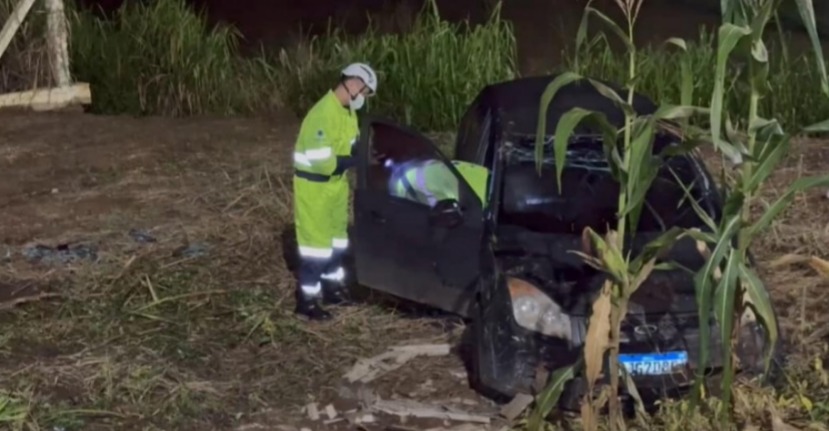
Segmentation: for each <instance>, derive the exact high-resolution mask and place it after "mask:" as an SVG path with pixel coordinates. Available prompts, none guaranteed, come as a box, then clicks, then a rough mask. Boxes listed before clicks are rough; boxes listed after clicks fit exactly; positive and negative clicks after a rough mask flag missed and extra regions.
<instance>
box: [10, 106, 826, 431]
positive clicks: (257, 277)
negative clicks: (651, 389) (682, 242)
mask: <svg viewBox="0 0 829 431" xmlns="http://www.w3.org/2000/svg"><path fill="white" fill-rule="evenodd" d="M296 129H297V122H296V119H294V118H292V117H288V116H275V117H271V118H261V119H228V118H197V119H169V118H131V117H102V116H92V115H87V114H81V113H69V112H64V113H39V114H33V113H26V112H5V113H2V114H0V208H2V210H1V211H0V322H2V325H3V328H4V330H3V331H2V333H0V388H3V391H8V393H9V394H10V395H11V396H12V398H13V399H15V400H18V401H19V403H18V405H26V406H29V407H28V408H31V411H30V417H31V420H32V421H36V422H37V424H38V425H39V426H41V427H47V426H48V427H52V426H58V427H63V428H64V429H66V430H74V429H92V430H97V429H124V430H127V429H179V430H189V429H193V430H195V429H198V430H209V429H216V430H220V429H221V430H231V429H235V430H243V429H244V430H256V429H278V428H276V426H277V425H295V426H302V425H304V426H308V427H309V428H310V429H314V430H316V429H332V430H336V429H343V430H344V429H354V428H353V427H349V426H348V425H347V424H346V423H344V422H340V423H336V424H331V425H328V426H323V425H321V424H320V423H309V422H308V421H307V414H306V413H305V412H303V411H302V407H303V406H304V405H306V404H307V403H309V402H312V401H313V402H317V403H318V405H319V407H320V409H321V410H322V409H323V408H324V406H325V405H327V404H328V403H333V404H334V405H335V407H337V409H338V411H340V412H343V411H345V410H348V409H350V408H354V407H356V406H357V404H358V398H359V397H358V396H357V394H356V392H355V391H356V389H355V388H354V387H346V385H344V384H343V381H342V375H343V374H344V373H345V372H346V371H347V370H348V369H349V368H350V367H351V366H352V365H353V364H354V362H355V361H356V360H357V359H359V358H364V357H368V356H372V355H375V354H378V353H381V352H383V351H385V350H386V349H387V348H389V347H391V346H394V345H398V344H416V343H442V342H447V343H450V344H452V345H453V346H457V344H458V340H459V336H460V333H461V331H462V329H463V328H462V326H461V325H460V324H459V323H457V322H456V321H454V320H451V319H447V318H442V317H423V316H420V315H412V314H409V313H405V312H403V311H400V310H394V309H391V308H388V307H383V306H378V305H372V304H363V305H358V306H351V307H345V308H341V309H338V310H337V311H336V317H335V319H334V320H333V321H332V322H329V323H324V324H315V323H303V322H301V321H298V320H296V319H295V318H294V316H293V314H292V309H293V296H292V292H293V290H292V289H293V286H294V284H293V283H294V280H293V277H292V275H291V274H290V272H289V271H288V270H287V269H286V266H285V263H284V261H283V250H282V249H281V240H280V238H281V234H282V231H283V230H284V228H285V227H286V226H287V225H288V223H290V222H291V220H292V215H291V199H290V176H291V159H292V158H291V152H292V144H293V139H294V136H295V133H296ZM709 158H710V159H711V161H712V165H711V166H712V169H716V166H717V163H716V162H717V160H716V159H715V158H713V157H709ZM827 166H829V146H827V145H826V143H825V142H818V141H808V140H798V141H796V142H795V143H794V144H793V150H792V151H791V154H790V156H789V158H788V160H787V162H786V165H785V167H784V168H783V169H781V170H780V171H779V172H778V173H777V174H775V176H774V177H773V178H772V179H771V181H770V183H769V187H768V193H767V195H764V199H765V200H767V201H771V200H772V199H773V198H774V197H775V195H777V194H779V193H780V192H781V191H782V190H783V188H784V187H785V186H786V185H787V184H789V183H790V182H791V181H793V180H794V179H796V178H798V177H800V176H803V175H814V174H820V173H824V172H825V170H826V167H827ZM823 192H824V190H815V191H811V192H809V193H806V194H803V195H800V196H798V197H797V198H796V199H795V202H794V204H793V206H792V208H791V209H790V210H789V211H787V212H786V213H785V214H784V216H783V217H782V218H781V219H780V220H779V221H778V222H776V223H775V224H774V225H773V226H772V229H771V230H770V231H769V232H767V234H766V235H765V236H764V237H763V238H762V241H761V243H760V244H758V245H757V247H756V254H757V258H758V260H759V263H760V264H761V265H763V267H764V271H763V275H764V277H765V279H766V280H767V282H768V283H769V285H770V289H771V291H772V294H773V297H774V301H775V303H776V305H777V307H779V313H780V315H781V317H782V318H783V319H784V320H783V326H784V330H785V331H786V334H787V335H788V336H789V337H791V338H792V339H793V340H795V345H796V346H797V349H796V350H798V351H797V352H793V354H804V355H805V354H806V350H807V348H806V346H805V345H804V343H802V340H811V341H812V344H813V345H817V344H818V343H821V342H825V341H826V339H825V338H826V336H825V335H823V334H824V333H826V325H827V322H829V321H828V320H827V318H826V317H825V314H826V308H827V304H829V291H827V289H826V287H827V282H826V281H824V280H822V279H820V278H819V277H818V276H817V275H816V274H815V273H814V271H812V270H811V269H810V268H809V267H808V266H805V265H801V266H798V265H794V266H787V267H780V268H776V269H774V270H771V268H770V266H769V263H770V262H772V261H773V260H774V259H776V258H778V257H780V256H782V255H784V254H786V253H800V254H804V255H817V256H822V257H826V256H827V252H829V242H827V239H829V225H827V219H826V216H825V214H826V213H827V209H829V200H827V199H826V198H825V197H824V196H823ZM131 230H140V231H141V232H142V233H143V234H145V235H149V236H151V237H152V238H153V239H154V241H149V242H148V241H142V240H141V238H145V237H140V236H136V235H130V231H131ZM136 238H138V239H136ZM35 244H40V245H44V246H49V247H55V246H58V245H61V244H67V245H69V246H70V247H72V246H75V245H87V246H90V247H93V248H94V250H95V251H96V255H97V258H96V259H95V260H84V259H80V260H77V261H75V262H70V263H68V264H56V263H49V262H46V261H43V262H40V263H33V262H31V261H30V260H29V259H28V258H27V257H26V256H25V255H24V254H22V252H23V251H24V250H26V247H28V246H31V245H35ZM199 251H201V254H200V253H199ZM810 336H811V337H812V338H809V337H810ZM463 374H464V367H463V365H462V363H461V361H460V359H458V355H456V354H454V353H453V354H452V355H450V356H447V357H439V358H418V359H415V360H413V361H411V362H410V363H408V364H406V365H404V366H403V367H402V368H400V369H399V370H398V371H396V372H394V373H390V374H388V375H385V376H383V377H382V378H379V379H378V380H376V381H374V382H371V383H370V384H369V386H370V389H371V390H372V391H374V392H375V393H376V394H377V395H379V396H381V397H382V398H384V399H391V398H395V397H400V398H412V399H419V400H422V401H428V402H433V403H438V404H457V405H463V406H466V407H465V408H467V409H468V410H471V411H485V412H491V411H493V409H495V406H494V405H493V404H492V403H491V402H489V401H488V400H485V399H483V398H481V397H479V396H477V395H476V394H475V393H474V392H472V391H471V390H470V389H469V388H468V385H467V381H466V380H465V378H464V376H463ZM2 396H3V392H2V391H0V397H2ZM0 401H2V399H0ZM399 423H400V420H399V419H398V418H396V417H380V418H379V421H378V422H377V423H374V424H367V425H365V429H378V430H379V429H386V428H385V427H386V426H388V425H391V424H399ZM439 425H443V424H441V423H440V422H439V421H437V422H435V421H418V420H413V419H411V420H409V421H408V422H407V423H406V426H409V427H412V428H413V429H426V428H428V427H430V426H439Z"/></svg>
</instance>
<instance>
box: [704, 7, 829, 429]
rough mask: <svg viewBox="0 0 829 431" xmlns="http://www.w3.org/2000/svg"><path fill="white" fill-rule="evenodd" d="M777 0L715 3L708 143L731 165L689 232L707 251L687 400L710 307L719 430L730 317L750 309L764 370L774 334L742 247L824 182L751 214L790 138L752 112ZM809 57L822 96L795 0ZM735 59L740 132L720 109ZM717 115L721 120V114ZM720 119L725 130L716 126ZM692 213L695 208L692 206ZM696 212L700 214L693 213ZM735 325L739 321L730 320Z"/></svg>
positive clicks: (803, 185)
mask: <svg viewBox="0 0 829 431" xmlns="http://www.w3.org/2000/svg"><path fill="white" fill-rule="evenodd" d="M781 1H782V0H734V1H728V2H726V1H723V3H722V5H723V7H722V17H723V24H722V25H721V27H720V29H719V39H718V47H717V58H716V68H715V83H714V91H713V94H712V96H711V109H710V115H711V118H710V130H709V132H710V136H709V137H710V141H711V142H712V143H713V145H714V147H715V148H716V149H717V150H718V151H719V152H720V153H721V154H722V155H724V156H725V158H727V159H728V160H730V161H731V163H732V166H735V174H734V177H735V180H734V184H733V186H732V187H729V188H726V189H725V196H724V202H725V207H724V211H723V217H722V220H721V221H720V222H719V223H718V224H715V223H714V221H712V220H710V219H707V224H708V225H709V227H710V228H711V230H712V232H711V233H702V232H699V231H692V232H689V235H691V236H693V237H694V238H696V239H697V241H698V242H699V243H700V247H701V248H702V249H709V250H710V251H708V252H707V261H706V264H705V266H704V267H703V268H702V269H701V270H700V271H699V272H698V273H697V275H696V278H695V281H696V290H697V303H698V309H699V321H700V357H699V366H698V368H697V376H696V381H695V384H694V390H693V392H692V402H694V403H697V402H699V401H700V398H701V396H702V395H701V394H702V385H703V382H704V375H703V374H704V372H705V368H706V366H707V364H708V359H709V358H708V357H709V351H708V349H709V341H710V334H709V324H710V323H709V322H710V312H711V311H713V312H714V317H715V318H716V320H717V323H718V325H719V331H720V337H721V339H722V340H723V349H722V353H723V364H724V366H723V372H722V373H723V376H722V377H723V378H722V387H721V389H722V397H723V399H722V403H721V404H720V405H721V410H720V412H719V413H720V419H721V421H722V426H723V429H724V428H725V427H726V426H727V424H728V422H729V421H730V417H731V415H730V414H729V413H728V412H729V411H730V403H731V386H732V383H733V379H734V370H735V367H734V366H735V364H734V359H733V357H732V344H733V342H734V339H735V335H736V334H738V333H739V328H738V327H735V317H737V316H742V315H743V313H747V312H748V313H753V315H754V316H755V317H756V318H758V319H759V321H760V323H761V324H762V326H763V328H764V329H765V333H766V334H765V335H766V346H767V349H766V352H765V358H764V359H765V371H766V372H768V371H769V370H770V367H771V365H772V364H771V361H772V357H773V348H774V347H775V346H776V343H777V339H778V336H779V334H778V326H777V322H776V317H775V314H774V311H773V309H772V304H771V301H770V299H769V296H768V293H767V291H766V288H765V286H764V284H763V282H762V281H761V280H760V278H759V277H758V276H757V274H756V272H755V271H754V270H753V269H752V268H751V267H750V264H749V257H748V250H749V248H750V246H751V244H752V242H753V241H754V240H755V239H756V238H757V237H758V236H759V235H760V234H761V233H763V232H764V231H765V230H766V229H768V228H769V227H770V226H771V223H772V222H773V221H774V219H775V218H776V217H777V216H778V215H780V213H781V212H783V211H784V210H785V209H786V207H787V206H788V205H789V204H790V203H791V201H792V200H793V198H794V196H795V195H796V194H797V193H799V192H802V191H804V190H806V189H809V188H811V187H815V186H825V185H827V184H829V176H821V177H814V178H801V179H799V180H797V181H795V182H794V183H793V184H792V185H791V186H790V187H789V188H788V189H787V190H786V192H785V193H783V195H782V196H781V197H780V198H778V200H777V201H776V202H774V203H773V204H772V205H771V206H770V207H769V208H768V209H767V210H766V211H765V212H764V213H762V214H761V215H760V217H759V218H755V217H754V215H753V214H752V212H751V208H752V203H753V202H754V201H755V199H756V197H757V196H758V194H759V192H760V190H761V188H762V185H763V184H764V182H765V180H766V179H768V177H769V176H770V175H771V174H772V173H773V172H774V170H775V169H776V167H777V165H778V163H779V162H780V161H781V160H782V159H783V157H784V156H785V155H786V154H787V153H788V148H789V143H790V138H791V136H790V135H789V134H788V133H786V132H784V131H783V129H782V127H781V126H780V123H779V122H778V120H776V119H767V118H764V117H762V116H761V115H760V112H759V106H760V101H761V99H762V98H763V97H764V96H766V94H767V92H768V90H769V81H768V72H769V53H768V50H767V48H766V45H765V43H764V41H763V32H764V30H765V28H766V26H767V25H768V24H769V21H770V20H771V18H772V17H773V16H774V14H775V12H776V11H777V9H778V7H779V6H780V4H781ZM796 2H797V6H798V8H799V10H800V14H801V17H802V18H803V21H804V24H805V25H806V29H807V31H808V33H809V36H810V38H811V40H812V44H813V47H814V52H815V55H816V57H817V64H818V72H819V73H820V75H821V88H822V91H823V93H824V94H826V95H829V86H827V84H826V83H827V79H826V70H825V66H824V61H823V56H822V51H821V49H820V41H819V39H818V36H817V30H816V26H815V17H814V9H813V7H812V1H811V0H796ZM733 57H739V58H740V60H742V61H743V62H745V63H747V73H746V74H744V75H741V76H739V77H738V79H742V80H744V81H746V84H747V85H748V87H749V88H750V96H749V97H750V99H749V106H748V112H746V113H745V114H744V116H743V117H742V118H741V119H740V120H741V121H738V123H739V124H743V125H745V127H744V130H741V131H738V130H734V129H733V127H732V126H731V119H730V116H728V115H726V114H724V112H723V105H724V102H723V101H724V99H725V96H726V94H725V93H726V91H725V88H726V85H725V80H726V76H728V75H730V74H731V73H732V72H729V71H727V66H728V62H729V60H731V59H732V58H733ZM724 117H725V118H724ZM724 123H725V126H726V127H725V129H726V130H725V131H724V130H723V126H724ZM827 126H829V122H823V123H819V124H817V125H814V126H811V127H808V128H807V129H806V130H808V131H827V130H828V129H829V127H827ZM697 212H698V213H700V211H699V210H697ZM701 215H702V214H701ZM736 322H737V326H738V325H739V322H740V319H737V320H736Z"/></svg>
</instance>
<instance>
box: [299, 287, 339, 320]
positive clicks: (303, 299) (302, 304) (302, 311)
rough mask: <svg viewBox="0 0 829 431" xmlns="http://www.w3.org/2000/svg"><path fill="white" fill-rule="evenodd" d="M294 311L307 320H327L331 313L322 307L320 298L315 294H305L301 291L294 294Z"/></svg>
mask: <svg viewBox="0 0 829 431" xmlns="http://www.w3.org/2000/svg"><path fill="white" fill-rule="evenodd" d="M294 313H295V314H297V315H298V316H299V317H300V318H306V319H308V320H329V319H331V313H329V312H328V311H326V310H325V309H324V308H322V305H321V304H320V298H319V297H316V296H306V295H303V294H302V292H297V294H296V308H295V309H294Z"/></svg>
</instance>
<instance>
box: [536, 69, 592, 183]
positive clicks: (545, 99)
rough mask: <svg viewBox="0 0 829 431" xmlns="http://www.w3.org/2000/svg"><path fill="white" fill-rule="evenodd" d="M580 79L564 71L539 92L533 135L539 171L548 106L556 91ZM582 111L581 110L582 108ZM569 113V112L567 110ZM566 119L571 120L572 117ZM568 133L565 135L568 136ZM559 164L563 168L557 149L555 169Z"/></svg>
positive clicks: (559, 125) (545, 134)
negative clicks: (536, 119) (536, 122)
mask: <svg viewBox="0 0 829 431" xmlns="http://www.w3.org/2000/svg"><path fill="white" fill-rule="evenodd" d="M580 79H582V78H581V76H580V75H578V74H576V73H573V72H565V73H562V74H561V75H559V76H557V77H556V78H555V79H554V80H553V81H552V82H550V83H549V84H547V87H546V88H545V89H544V93H542V94H541V106H540V107H539V111H538V125H537V130H536V137H535V162H536V168H537V169H538V171H539V173H541V166H542V163H543V161H544V142H545V141H546V137H547V110H548V109H549V107H550V103H551V102H552V101H553V98H555V96H556V93H558V91H559V90H560V89H561V88H562V87H564V86H566V85H568V84H571V83H573V82H575V81H578V80H580ZM582 111H583V110H582ZM568 113H569V112H568ZM574 115H575V114H571V115H570V116H569V117H573V116H574ZM565 117H567V114H565V115H564V116H562V118H561V120H559V123H558V126H557V128H561V127H562V123H563V122H564V118H565ZM581 118H584V115H582V116H579V119H581ZM568 121H573V120H572V119H570V120H568ZM575 124H578V122H576V123H574V124H573V126H572V127H571V128H570V130H571V132H572V130H573V129H575ZM569 136H570V133H568V134H567V135H566V137H569ZM566 143H567V139H566V138H565V140H564V145H565V147H564V155H566V151H567V147H566V145H567V144H566ZM555 145H556V148H558V145H559V142H558V141H556V142H555ZM559 165H560V166H561V168H560V170H564V159H561V160H559V158H558V151H556V168H557V169H556V170H557V171H558V170H559V168H558V167H559ZM560 178H561V174H559V179H560ZM559 193H561V185H559Z"/></svg>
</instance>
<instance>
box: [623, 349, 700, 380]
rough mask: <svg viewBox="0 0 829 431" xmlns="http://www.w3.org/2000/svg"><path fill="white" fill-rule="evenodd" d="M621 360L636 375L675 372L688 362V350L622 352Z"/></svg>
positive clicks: (656, 374) (629, 371)
mask: <svg viewBox="0 0 829 431" xmlns="http://www.w3.org/2000/svg"><path fill="white" fill-rule="evenodd" d="M619 362H621V363H622V366H623V367H625V369H626V370H627V371H628V373H630V374H631V375H634V376H658V375H664V374H673V373H674V372H676V370H675V369H676V368H678V367H685V366H686V364H688V352H665V353H634V354H620V355H619Z"/></svg>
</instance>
